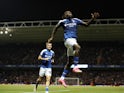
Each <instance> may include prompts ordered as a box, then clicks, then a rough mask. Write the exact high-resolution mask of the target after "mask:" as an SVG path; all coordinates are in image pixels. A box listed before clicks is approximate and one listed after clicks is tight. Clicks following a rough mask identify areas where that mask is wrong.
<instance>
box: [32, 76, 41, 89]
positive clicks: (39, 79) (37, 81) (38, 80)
mask: <svg viewBox="0 0 124 93" xmlns="http://www.w3.org/2000/svg"><path fill="white" fill-rule="evenodd" d="M41 79H42V77H40V76H39V77H38V79H37V80H36V86H35V88H34V91H37V87H38V84H39V82H41Z"/></svg>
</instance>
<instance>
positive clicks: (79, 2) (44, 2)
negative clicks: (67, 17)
mask: <svg viewBox="0 0 124 93" xmlns="http://www.w3.org/2000/svg"><path fill="white" fill-rule="evenodd" d="M122 2H123V0H57V1H56V0H0V21H1V22H2V21H33V20H56V19H57V20H58V19H60V18H61V15H62V14H63V12H64V11H65V10H71V11H72V12H73V14H74V16H75V17H78V18H81V19H85V18H90V13H91V12H94V11H98V12H99V13H100V15H101V16H100V18H101V19H104V18H124V10H123V9H124V5H123V3H122Z"/></svg>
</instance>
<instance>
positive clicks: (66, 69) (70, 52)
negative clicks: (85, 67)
mask: <svg viewBox="0 0 124 93" xmlns="http://www.w3.org/2000/svg"><path fill="white" fill-rule="evenodd" d="M65 46H66V48H67V63H66V65H65V67H64V70H63V72H62V75H61V77H60V79H59V80H58V81H59V82H60V83H61V84H62V85H63V86H64V87H66V86H67V85H66V83H65V81H64V79H65V77H66V75H67V74H68V73H69V71H70V66H71V65H72V63H73V46H72V45H71V42H70V39H68V40H66V41H65Z"/></svg>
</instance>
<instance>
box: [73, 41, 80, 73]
mask: <svg viewBox="0 0 124 93" xmlns="http://www.w3.org/2000/svg"><path fill="white" fill-rule="evenodd" d="M73 47H74V51H73V53H74V68H73V72H79V73H80V72H82V71H81V70H80V69H79V68H78V67H77V64H78V63H79V52H80V45H79V44H78V43H77V44H74V45H73Z"/></svg>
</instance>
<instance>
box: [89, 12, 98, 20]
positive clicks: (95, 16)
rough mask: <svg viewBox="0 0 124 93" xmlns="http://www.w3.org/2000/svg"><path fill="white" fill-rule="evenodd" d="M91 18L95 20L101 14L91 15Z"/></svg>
mask: <svg viewBox="0 0 124 93" xmlns="http://www.w3.org/2000/svg"><path fill="white" fill-rule="evenodd" d="M91 16H92V18H93V19H96V18H98V17H99V16H100V14H99V13H98V12H94V13H91Z"/></svg>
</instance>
